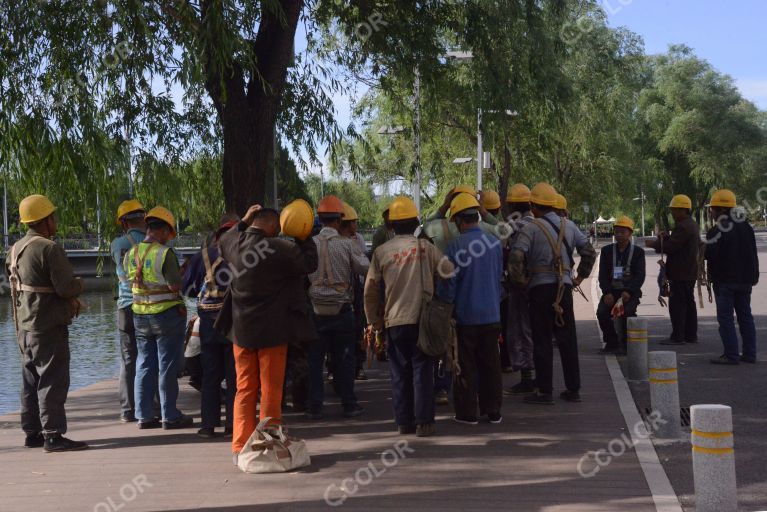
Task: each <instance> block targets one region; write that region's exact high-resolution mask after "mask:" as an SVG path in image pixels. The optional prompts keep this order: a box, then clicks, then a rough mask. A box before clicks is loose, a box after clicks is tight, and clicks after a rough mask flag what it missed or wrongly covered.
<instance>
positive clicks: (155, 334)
mask: <svg viewBox="0 0 767 512" xmlns="http://www.w3.org/2000/svg"><path fill="white" fill-rule="evenodd" d="M145 220H146V224H147V231H146V236H145V237H144V240H143V241H142V242H141V243H139V244H138V245H136V246H134V247H133V248H132V249H131V250H130V251H128V253H126V254H125V259H124V260H123V267H124V268H125V271H126V274H127V276H128V279H129V281H130V283H131V289H132V292H133V305H132V306H131V307H132V308H133V325H134V328H135V329H136V345H137V347H138V361H137V362H136V386H135V391H134V393H135V397H136V419H137V420H138V427H139V428H140V429H146V428H159V427H160V426H162V428H164V429H166V430H168V429H177V428H186V427H190V426H192V417H191V416H187V415H186V414H183V413H182V412H181V411H179V410H178V408H177V407H176V400H177V399H178V370H179V364H180V363H181V361H182V358H183V357H184V331H185V327H186V306H185V305H184V299H183V298H182V297H181V293H180V290H181V284H182V278H181V268H180V267H179V264H178V258H177V257H176V253H175V252H174V251H173V249H171V248H170V247H168V246H167V245H166V244H167V243H168V242H170V241H171V240H172V239H173V238H175V236H176V228H175V227H174V226H175V225H176V221H175V218H174V217H173V214H172V213H171V212H169V211H168V210H167V209H166V208H163V207H162V206H156V207H154V208H152V209H151V210H149V212H148V213H147V214H146V217H145ZM158 390H159V393H160V409H161V413H162V418H161V419H162V423H160V421H159V420H158V419H157V418H155V417H154V414H153V412H152V400H153V398H154V395H155V393H157V392H158Z"/></svg>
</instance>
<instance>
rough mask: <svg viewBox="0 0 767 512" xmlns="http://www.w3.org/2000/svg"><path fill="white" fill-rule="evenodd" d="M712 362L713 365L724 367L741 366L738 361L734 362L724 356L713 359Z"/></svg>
mask: <svg viewBox="0 0 767 512" xmlns="http://www.w3.org/2000/svg"><path fill="white" fill-rule="evenodd" d="M710 362H711V364H724V365H731V366H735V365H738V364H740V363H739V362H738V361H734V360H732V359H730V358H729V357H727V356H726V355H724V354H722V355H721V356H719V357H717V358H714V359H712V360H711V361H710Z"/></svg>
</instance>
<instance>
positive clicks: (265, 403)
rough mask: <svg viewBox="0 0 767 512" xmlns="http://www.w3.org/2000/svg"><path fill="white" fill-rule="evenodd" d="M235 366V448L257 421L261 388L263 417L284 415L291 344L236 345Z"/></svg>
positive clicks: (278, 419)
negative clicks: (288, 357) (283, 402)
mask: <svg viewBox="0 0 767 512" xmlns="http://www.w3.org/2000/svg"><path fill="white" fill-rule="evenodd" d="M233 348H234V367H235V369H236V371H237V394H236V395H235V397H234V425H233V432H232V452H234V453H240V451H241V450H242V447H243V446H245V443H247V442H248V438H249V437H250V436H251V434H253V431H254V430H255V429H256V425H258V421H257V420H256V408H257V406H258V391H259V389H260V390H261V418H260V419H262V420H263V419H264V418H269V417H271V418H273V419H272V421H271V422H270V423H280V422H281V419H282V386H283V381H284V380H285V362H286V360H287V356H288V346H287V345H280V346H278V347H270V348H262V349H260V350H250V349H247V348H242V347H239V346H237V345H233Z"/></svg>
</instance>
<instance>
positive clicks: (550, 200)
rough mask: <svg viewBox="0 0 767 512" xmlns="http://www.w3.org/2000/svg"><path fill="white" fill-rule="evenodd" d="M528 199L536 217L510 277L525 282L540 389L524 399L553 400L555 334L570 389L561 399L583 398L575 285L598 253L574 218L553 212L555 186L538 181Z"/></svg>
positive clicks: (515, 252)
mask: <svg viewBox="0 0 767 512" xmlns="http://www.w3.org/2000/svg"><path fill="white" fill-rule="evenodd" d="M530 202H531V204H532V212H533V215H534V216H535V219H534V220H533V221H532V222H530V223H529V224H527V225H526V226H525V227H524V228H523V229H522V231H521V233H520V234H519V237H518V238H517V239H516V241H515V242H514V245H513V247H512V248H511V254H510V255H509V274H510V279H511V281H512V283H516V284H517V286H526V287H527V290H528V296H529V299H530V326H531V328H532V335H533V348H534V353H533V359H534V362H535V374H536V376H535V381H536V388H537V391H536V393H534V394H530V395H527V396H526V397H525V399H524V401H525V402H526V403H531V404H552V403H554V400H553V397H552V392H553V385H552V384H553V383H552V380H553V379H552V373H553V359H552V358H553V348H552V339H553V338H556V341H557V347H558V348H559V353H560V357H561V359H562V367H563V368H562V369H563V371H564V376H565V386H566V388H567V389H566V390H565V391H563V392H562V393H561V394H560V397H561V398H562V399H563V400H567V401H570V402H580V401H581V396H580V387H581V377H580V368H579V363H578V341H577V333H576V330H575V315H574V312H573V286H574V285H579V284H580V283H581V282H582V281H583V280H584V279H585V278H587V277H588V276H589V274H591V270H592V268H593V266H594V262H595V260H596V252H595V251H594V248H593V247H592V246H591V244H590V243H589V241H588V239H587V238H586V236H585V235H584V234H583V233H582V232H581V231H580V229H578V227H577V226H576V225H575V224H574V223H573V222H572V221H570V220H568V219H566V218H563V217H559V216H558V215H557V214H556V212H555V211H554V208H555V206H556V204H557V192H556V190H554V187H552V186H551V185H549V184H548V183H539V184H537V185H536V186H535V187H533V189H532V191H531V193H530ZM572 248H575V250H577V251H578V254H580V256H581V261H580V264H579V265H578V277H576V278H573V277H572V276H571V274H572V269H573V266H574V262H573V260H572V259H571V254H572Z"/></svg>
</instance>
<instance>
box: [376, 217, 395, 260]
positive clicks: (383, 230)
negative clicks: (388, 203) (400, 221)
mask: <svg viewBox="0 0 767 512" xmlns="http://www.w3.org/2000/svg"><path fill="white" fill-rule="evenodd" d="M381 218H382V219H383V223H382V224H381V225H380V226H378V229H376V231H375V233H373V243H372V246H371V250H372V251H375V250H376V249H378V247H379V246H381V245H383V244H385V243H386V242H388V241H389V240H391V239H392V238H394V230H393V229H392V226H391V222H389V208H386V209H385V210H384V211H383V213H382V214H381Z"/></svg>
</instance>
